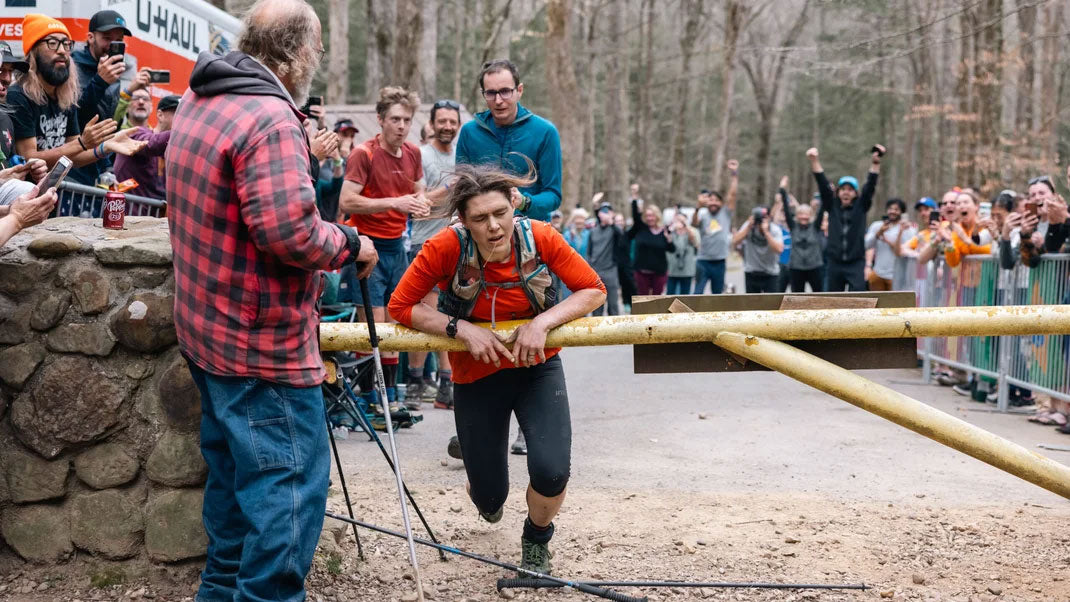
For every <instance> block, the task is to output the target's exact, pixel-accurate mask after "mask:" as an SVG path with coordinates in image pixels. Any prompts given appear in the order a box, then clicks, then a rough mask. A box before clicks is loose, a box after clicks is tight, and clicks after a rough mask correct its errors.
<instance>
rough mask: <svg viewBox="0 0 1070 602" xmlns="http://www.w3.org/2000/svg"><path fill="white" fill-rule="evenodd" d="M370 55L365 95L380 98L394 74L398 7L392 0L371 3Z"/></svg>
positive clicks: (369, 0) (372, 0)
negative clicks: (381, 89) (384, 87)
mask: <svg viewBox="0 0 1070 602" xmlns="http://www.w3.org/2000/svg"><path fill="white" fill-rule="evenodd" d="M367 2H368V4H367V6H368V10H367V20H368V22H367V25H366V26H365V31H367V54H366V55H365V59H364V60H365V69H364V72H365V74H366V75H365V79H364V81H365V86H366V88H365V90H366V92H365V96H366V97H367V100H368V102H373V103H374V102H375V101H376V100H377V99H378V98H379V88H382V87H383V86H384V85H386V84H387V83H388V81H387V80H389V79H390V78H391V77H392V76H393V74H394V63H393V59H394V27H395V26H396V23H395V21H396V16H397V13H396V11H395V9H396V4H395V3H394V2H391V1H390V0H367Z"/></svg>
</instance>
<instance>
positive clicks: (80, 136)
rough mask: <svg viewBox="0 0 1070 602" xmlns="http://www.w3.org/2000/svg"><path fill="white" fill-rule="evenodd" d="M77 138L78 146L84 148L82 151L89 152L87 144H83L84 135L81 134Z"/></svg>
mask: <svg viewBox="0 0 1070 602" xmlns="http://www.w3.org/2000/svg"><path fill="white" fill-rule="evenodd" d="M77 138H78V146H80V147H82V150H83V151H87V150H89V148H87V147H86V145H85V142H82V135H81V134H79V135H78V136H77Z"/></svg>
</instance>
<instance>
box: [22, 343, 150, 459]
mask: <svg viewBox="0 0 1070 602" xmlns="http://www.w3.org/2000/svg"><path fill="white" fill-rule="evenodd" d="M129 387H130V384H129V381H127V379H124V378H121V377H118V376H117V375H114V374H108V373H106V372H103V371H102V370H101V369H100V365H99V364H98V363H96V362H93V361H90V360H89V359H88V358H85V357H81V356H63V357H59V358H57V359H56V360H55V361H54V362H52V363H51V364H49V365H47V366H45V367H44V368H42V369H41V372H40V374H39V375H38V380H37V382H36V385H35V386H34V387H33V390H32V391H27V392H24V393H23V394H22V395H20V396H19V397H18V398H17V399H16V400H15V402H14V403H13V404H12V407H11V424H12V425H13V426H14V427H15V435H16V436H17V437H18V438H19V440H20V441H22V442H23V443H24V444H26V446H27V447H29V448H30V449H33V450H34V451H36V452H37V453H38V454H40V455H42V456H44V457H46V458H54V457H56V456H57V455H59V454H60V453H61V452H62V451H63V450H64V449H66V448H67V447H68V446H69V445H71V444H76V443H86V442H89V441H94V440H96V439H97V438H99V437H100V436H101V435H103V434H105V433H106V432H107V431H108V429H110V428H111V427H113V426H114V425H115V424H116V423H117V422H118V421H119V412H120V408H121V407H122V404H123V402H124V401H125V400H126V399H127V397H128V396H129V394H130V389H129Z"/></svg>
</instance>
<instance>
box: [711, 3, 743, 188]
mask: <svg viewBox="0 0 1070 602" xmlns="http://www.w3.org/2000/svg"><path fill="white" fill-rule="evenodd" d="M746 17H747V7H746V6H744V5H743V3H742V2H741V1H740V0H726V2H725V6H724V54H723V55H722V58H721V104H720V105H719V113H718V117H717V137H716V138H715V139H714V142H713V143H714V151H713V165H712V166H711V167H712V168H713V170H712V176H713V177H712V182H713V186H714V187H715V188H717V189H719V190H724V164H725V161H726V160H727V159H728V157H727V156H726V155H727V153H728V136H729V130H728V128H729V123H731V121H732V100H733V98H734V96H735V92H736V52H737V50H738V48H739V35H740V34H741V33H742V32H743V24H744V23H745V22H746Z"/></svg>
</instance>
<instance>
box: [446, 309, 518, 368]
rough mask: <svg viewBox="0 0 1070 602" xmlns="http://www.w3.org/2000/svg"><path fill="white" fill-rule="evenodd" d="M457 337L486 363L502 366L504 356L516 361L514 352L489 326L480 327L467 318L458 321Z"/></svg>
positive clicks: (474, 355) (475, 356)
mask: <svg viewBox="0 0 1070 602" xmlns="http://www.w3.org/2000/svg"><path fill="white" fill-rule="evenodd" d="M457 338H458V339H461V341H462V342H463V343H464V346H465V348H466V349H468V353H471V354H472V357H474V358H476V359H477V360H479V361H481V362H483V363H484V364H494V367H495V368H500V367H501V359H500V358H502V357H504V358H506V359H508V360H509V361H510V362H513V363H514V364H515V363H516V360H515V358H514V357H513V353H512V352H511V351H509V349H508V348H507V347H506V346H505V343H503V342H502V340H501V339H500V338H498V335H496V334H495V333H494V332H493V331H491V330H489V329H487V328H480V327H479V326H476V325H475V324H472V323H471V322H468V321H466V320H460V321H458V322H457Z"/></svg>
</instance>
